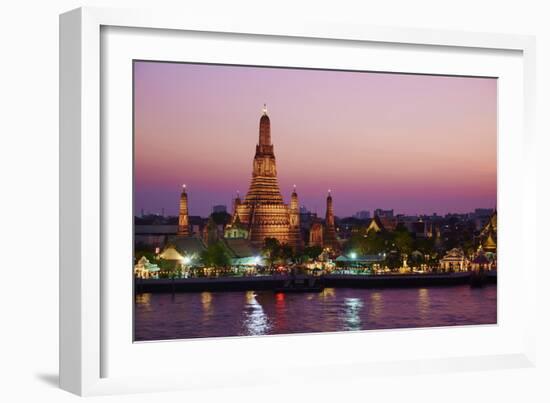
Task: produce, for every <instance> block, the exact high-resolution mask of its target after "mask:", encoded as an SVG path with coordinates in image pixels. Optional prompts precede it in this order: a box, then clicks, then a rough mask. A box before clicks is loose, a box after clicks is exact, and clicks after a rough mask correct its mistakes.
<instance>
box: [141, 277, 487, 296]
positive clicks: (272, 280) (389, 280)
mask: <svg viewBox="0 0 550 403" xmlns="http://www.w3.org/2000/svg"><path fill="white" fill-rule="evenodd" d="M471 276H472V274H471V273H470V272H462V273H449V274H385V275H356V274H328V275H324V276H321V277H316V279H318V281H320V282H321V284H322V285H323V286H325V287H331V288H406V287H430V286H453V285H461V284H469V283H470V280H471ZM288 278H289V277H288V276H286V275H272V276H256V277H217V278H187V279H173V280H172V279H135V291H136V293H141V292H201V291H248V290H274V289H276V288H280V287H282V286H283V285H284V283H285V281H286V280H288ZM296 278H303V279H306V278H308V276H297V277H296ZM485 281H486V282H487V283H496V281H497V274H496V272H488V273H487V274H486V276H485Z"/></svg>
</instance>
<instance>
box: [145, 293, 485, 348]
mask: <svg viewBox="0 0 550 403" xmlns="http://www.w3.org/2000/svg"><path fill="white" fill-rule="evenodd" d="M490 323H496V286H495V285H489V286H486V287H484V288H476V289H472V288H470V287H469V286H467V285H465V286H456V287H431V288H408V289H348V288H336V289H335V288H326V289H325V290H324V291H322V292H320V293H304V294H300V293H296V294H284V293H274V292H272V291H247V292H202V293H200V292H199V293H177V294H174V295H172V294H169V293H168V294H155V293H152V294H151V293H143V294H138V295H136V298H135V329H134V331H135V338H136V340H163V339H178V338H195V337H224V336H242V335H263V334H287V333H309V332H334V331H344V330H365V329H388V328H406V327H430V326H451V325H471V324H490Z"/></svg>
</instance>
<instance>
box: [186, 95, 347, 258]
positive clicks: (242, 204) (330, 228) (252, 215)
mask: <svg viewBox="0 0 550 403" xmlns="http://www.w3.org/2000/svg"><path fill="white" fill-rule="evenodd" d="M191 232H193V231H190V229H189V215H188V204H187V192H186V188H185V185H184V187H183V190H182V193H181V196H180V210H179V225H178V237H189V236H192V234H191ZM201 232H202V233H201V239H202V241H203V242H204V243H205V244H210V243H211V242H213V241H217V240H221V239H224V240H240V242H243V241H245V242H247V243H248V244H249V245H250V247H252V248H253V249H256V250H259V249H261V248H262V247H263V246H264V244H265V239H266V238H275V239H277V240H278V241H279V242H280V243H281V244H287V245H290V246H291V247H292V248H293V249H294V250H295V251H300V250H302V249H303V248H304V246H305V242H304V237H305V239H306V240H308V242H307V243H308V245H309V246H321V247H323V248H325V249H328V250H332V251H338V250H339V249H340V243H339V240H338V237H337V229H336V223H335V217H334V211H333V205H332V195H331V192H330V190H329V193H328V196H327V199H326V215H325V222H324V223H323V222H322V220H320V219H315V221H314V222H313V223H311V225H310V226H309V228H307V226H302V223H301V222H300V204H299V200H298V193H297V191H296V185H294V189H293V191H292V194H291V196H290V203H289V204H286V203H285V202H284V199H283V196H282V194H281V191H280V189H279V183H278V181H277V164H276V160H275V152H274V147H273V144H272V143H271V121H270V119H269V116H268V115H267V108H266V106H265V105H264V108H263V113H262V116H261V117H260V124H259V136H258V143H257V144H256V152H255V154H254V159H253V162H252V179H251V181H250V188H249V189H248V192H247V193H246V196H245V197H244V199H241V197H240V195H239V194H238V193H237V196H236V197H235V199H234V200H233V211H232V215H231V220H230V222H229V224H227V225H226V226H225V227H224V228H223V230H222V231H221V232H220V231H218V229H217V228H216V225H215V223H214V221H213V220H212V217H210V219H209V221H208V223H207V224H206V225H205V226H204V227H203V228H202V231H201Z"/></svg>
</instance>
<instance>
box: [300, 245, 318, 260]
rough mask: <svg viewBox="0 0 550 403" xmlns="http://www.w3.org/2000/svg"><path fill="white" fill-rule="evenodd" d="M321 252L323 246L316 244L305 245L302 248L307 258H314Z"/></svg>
mask: <svg viewBox="0 0 550 403" xmlns="http://www.w3.org/2000/svg"><path fill="white" fill-rule="evenodd" d="M321 253H323V248H321V247H320V246H318V245H312V246H307V247H305V248H304V250H303V254H304V255H305V256H307V257H308V258H309V259H316V258H317V257H318V256H319V255H320V254H321Z"/></svg>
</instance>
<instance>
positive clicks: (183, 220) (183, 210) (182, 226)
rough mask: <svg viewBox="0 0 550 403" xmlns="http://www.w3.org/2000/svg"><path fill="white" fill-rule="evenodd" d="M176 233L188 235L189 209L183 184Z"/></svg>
mask: <svg viewBox="0 0 550 403" xmlns="http://www.w3.org/2000/svg"><path fill="white" fill-rule="evenodd" d="M178 235H179V236H184V237H185V236H189V211H188V207H187V189H186V187H185V185H183V187H182V190H181V195H180V211H179V218H178Z"/></svg>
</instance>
